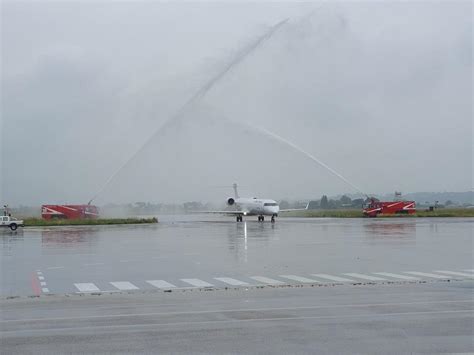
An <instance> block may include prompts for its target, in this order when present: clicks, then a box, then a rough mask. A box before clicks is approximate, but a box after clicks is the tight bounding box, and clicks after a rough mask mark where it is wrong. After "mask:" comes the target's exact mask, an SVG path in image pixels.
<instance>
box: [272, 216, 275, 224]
mask: <svg viewBox="0 0 474 355" xmlns="http://www.w3.org/2000/svg"><path fill="white" fill-rule="evenodd" d="M272 223H275V215H273V216H272Z"/></svg>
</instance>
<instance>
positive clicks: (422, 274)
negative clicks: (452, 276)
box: [404, 271, 449, 280]
mask: <svg viewBox="0 0 474 355" xmlns="http://www.w3.org/2000/svg"><path fill="white" fill-rule="evenodd" d="M404 273H405V274H411V275H416V276H424V277H431V278H433V279H445V280H446V279H449V276H443V275H438V274H431V273H429V272H419V271H404Z"/></svg>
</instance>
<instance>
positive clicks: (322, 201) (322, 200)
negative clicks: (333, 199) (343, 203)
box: [319, 195, 329, 210]
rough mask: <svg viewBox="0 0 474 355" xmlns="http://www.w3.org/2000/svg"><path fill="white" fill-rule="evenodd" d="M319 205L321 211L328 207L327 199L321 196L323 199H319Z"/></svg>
mask: <svg viewBox="0 0 474 355" xmlns="http://www.w3.org/2000/svg"><path fill="white" fill-rule="evenodd" d="M319 205H320V206H321V208H322V209H323V210H324V209H327V208H328V207H329V203H328V197H327V196H326V195H323V197H321V203H320V204H319Z"/></svg>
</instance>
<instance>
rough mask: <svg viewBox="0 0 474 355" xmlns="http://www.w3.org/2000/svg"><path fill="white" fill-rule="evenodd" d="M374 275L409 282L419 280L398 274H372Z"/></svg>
mask: <svg viewBox="0 0 474 355" xmlns="http://www.w3.org/2000/svg"><path fill="white" fill-rule="evenodd" d="M374 274H377V275H382V276H388V277H393V278H395V279H402V280H410V281H417V280H420V279H419V278H417V277H413V276H406V275H400V274H392V273H391V272H374Z"/></svg>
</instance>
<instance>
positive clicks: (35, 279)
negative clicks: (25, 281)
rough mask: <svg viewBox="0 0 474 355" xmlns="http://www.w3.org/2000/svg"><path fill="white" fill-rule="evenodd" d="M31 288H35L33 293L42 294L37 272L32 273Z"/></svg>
mask: <svg viewBox="0 0 474 355" xmlns="http://www.w3.org/2000/svg"><path fill="white" fill-rule="evenodd" d="M31 288H32V289H33V293H34V294H35V296H39V295H41V288H40V284H39V281H38V275H37V274H36V272H34V273H33V274H32V275H31Z"/></svg>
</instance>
